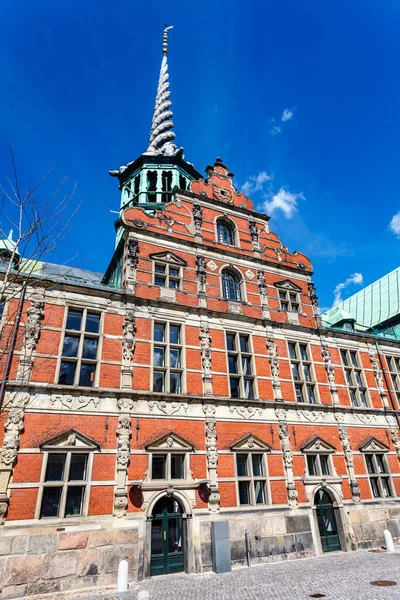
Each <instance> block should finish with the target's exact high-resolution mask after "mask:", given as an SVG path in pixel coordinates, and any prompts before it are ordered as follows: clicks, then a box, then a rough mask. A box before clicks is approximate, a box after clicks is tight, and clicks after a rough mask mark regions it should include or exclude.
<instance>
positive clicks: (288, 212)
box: [264, 188, 305, 219]
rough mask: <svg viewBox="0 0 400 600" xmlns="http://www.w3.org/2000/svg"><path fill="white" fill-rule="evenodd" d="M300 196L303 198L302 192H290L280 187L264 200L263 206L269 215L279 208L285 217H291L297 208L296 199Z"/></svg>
mask: <svg viewBox="0 0 400 600" xmlns="http://www.w3.org/2000/svg"><path fill="white" fill-rule="evenodd" d="M300 198H301V199H302V200H304V199H305V198H304V196H303V194H292V193H291V192H288V191H287V190H285V189H284V188H281V189H280V190H279V192H278V193H277V194H274V195H273V196H272V197H270V198H269V199H268V200H266V201H265V203H264V208H265V210H266V211H267V212H268V213H269V214H271V215H273V214H274V213H275V212H276V211H279V210H281V211H282V212H283V215H284V217H285V219H291V218H292V217H293V215H294V213H295V212H296V210H297V200H299V199H300Z"/></svg>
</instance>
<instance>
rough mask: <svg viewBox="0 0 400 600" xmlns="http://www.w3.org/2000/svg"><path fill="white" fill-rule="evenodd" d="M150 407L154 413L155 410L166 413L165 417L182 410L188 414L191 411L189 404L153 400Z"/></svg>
mask: <svg viewBox="0 0 400 600" xmlns="http://www.w3.org/2000/svg"><path fill="white" fill-rule="evenodd" d="M148 406H149V408H150V411H151V412H153V410H154V409H155V408H158V410H159V411H160V412H162V413H164V415H173V414H175V413H177V412H179V411H180V410H183V411H184V412H187V411H188V409H189V405H188V403H187V402H165V401H163V400H159V401H155V400H151V401H150V402H149V404H148Z"/></svg>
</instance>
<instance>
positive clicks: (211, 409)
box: [203, 404, 217, 417]
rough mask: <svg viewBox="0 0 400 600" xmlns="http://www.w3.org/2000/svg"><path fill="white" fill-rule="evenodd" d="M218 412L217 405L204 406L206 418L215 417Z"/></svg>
mask: <svg viewBox="0 0 400 600" xmlns="http://www.w3.org/2000/svg"><path fill="white" fill-rule="evenodd" d="M216 412H217V407H216V406H215V404H203V413H204V414H205V415H206V417H214V416H215V414H216Z"/></svg>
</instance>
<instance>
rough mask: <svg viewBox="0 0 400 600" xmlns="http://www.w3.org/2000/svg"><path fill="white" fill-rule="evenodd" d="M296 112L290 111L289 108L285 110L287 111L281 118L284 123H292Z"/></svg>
mask: <svg viewBox="0 0 400 600" xmlns="http://www.w3.org/2000/svg"><path fill="white" fill-rule="evenodd" d="M293 115H294V112H293V111H292V110H289V109H288V108H285V110H284V111H283V115H282V117H281V119H282V121H283V122H285V121H290V119H291V118H292V117H293Z"/></svg>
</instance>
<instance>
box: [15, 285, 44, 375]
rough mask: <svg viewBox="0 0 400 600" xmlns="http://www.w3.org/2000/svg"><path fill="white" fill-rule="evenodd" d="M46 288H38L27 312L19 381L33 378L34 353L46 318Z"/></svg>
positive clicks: (18, 373)
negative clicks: (42, 323)
mask: <svg viewBox="0 0 400 600" xmlns="http://www.w3.org/2000/svg"><path fill="white" fill-rule="evenodd" d="M44 294H45V290H44V288H37V289H36V290H35V292H34V294H33V295H32V297H31V305H30V307H29V308H28V310H27V315H28V318H27V322H26V324H25V335H24V344H23V347H22V355H21V358H20V362H19V366H18V372H17V377H16V379H17V381H19V382H21V383H22V382H27V381H29V380H30V378H31V373H32V367H33V357H32V355H33V353H34V351H35V349H36V346H37V343H38V341H39V337H40V330H41V321H42V320H43V318H44V310H43V309H44Z"/></svg>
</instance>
